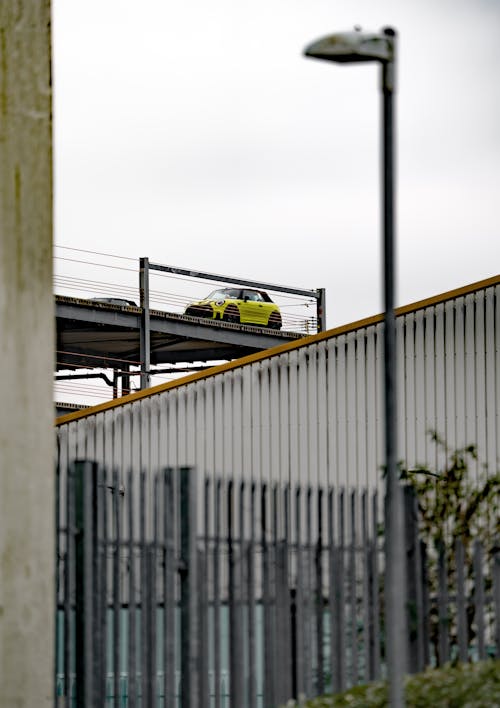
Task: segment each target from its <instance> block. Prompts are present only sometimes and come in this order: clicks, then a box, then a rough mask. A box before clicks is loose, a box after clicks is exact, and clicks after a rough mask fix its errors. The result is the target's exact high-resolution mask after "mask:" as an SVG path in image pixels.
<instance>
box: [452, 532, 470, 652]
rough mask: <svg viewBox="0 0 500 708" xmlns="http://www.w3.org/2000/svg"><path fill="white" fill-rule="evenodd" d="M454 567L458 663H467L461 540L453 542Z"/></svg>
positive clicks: (463, 560)
mask: <svg viewBox="0 0 500 708" xmlns="http://www.w3.org/2000/svg"><path fill="white" fill-rule="evenodd" d="M455 567H456V574H457V577H456V583H457V636H458V656H459V659H460V661H462V662H466V661H467V654H468V647H467V644H468V641H467V609H466V604H467V603H466V596H465V550H464V544H463V541H462V539H460V538H457V540H456V541H455Z"/></svg>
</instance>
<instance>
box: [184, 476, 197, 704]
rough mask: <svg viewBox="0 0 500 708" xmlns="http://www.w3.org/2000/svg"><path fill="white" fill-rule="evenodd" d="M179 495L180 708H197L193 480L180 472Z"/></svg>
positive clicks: (195, 532)
mask: <svg viewBox="0 0 500 708" xmlns="http://www.w3.org/2000/svg"><path fill="white" fill-rule="evenodd" d="M180 492H181V499H180V502H181V571H180V579H181V708H198V683H199V682H198V675H197V668H198V616H197V615H198V612H197V610H198V608H197V604H198V603H197V590H198V588H197V572H196V571H197V550H196V537H197V520H198V513H197V508H196V506H197V505H196V493H197V489H196V478H195V474H194V470H193V469H191V468H189V467H181V469H180Z"/></svg>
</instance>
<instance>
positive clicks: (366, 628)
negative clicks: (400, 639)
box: [361, 489, 373, 683]
mask: <svg viewBox="0 0 500 708" xmlns="http://www.w3.org/2000/svg"><path fill="white" fill-rule="evenodd" d="M368 513H369V512H368V492H367V490H366V489H364V490H363V493H362V495H361V524H362V539H363V549H364V550H363V561H364V562H363V644H364V655H365V666H364V674H363V680H364V682H365V683H368V681H370V680H371V676H370V673H371V670H370V667H371V666H372V650H373V637H372V629H373V627H372V623H371V613H370V599H371V596H370V585H371V580H372V577H371V563H370V542H369V535H368V521H369V520H368Z"/></svg>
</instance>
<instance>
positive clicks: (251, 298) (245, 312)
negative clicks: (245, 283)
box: [240, 290, 269, 325]
mask: <svg viewBox="0 0 500 708" xmlns="http://www.w3.org/2000/svg"><path fill="white" fill-rule="evenodd" d="M242 299H243V302H242V304H241V306H240V312H241V320H242V322H248V323H249V324H259V325H265V324H267V319H268V316H269V313H268V311H267V307H266V303H265V301H264V298H263V297H262V295H261V294H260V293H258V292H257V291H255V290H243V293H242Z"/></svg>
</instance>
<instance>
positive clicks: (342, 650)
mask: <svg viewBox="0 0 500 708" xmlns="http://www.w3.org/2000/svg"><path fill="white" fill-rule="evenodd" d="M338 507H339V511H338V525H339V527H338V563H337V571H338V581H337V583H338V584H337V587H338V603H337V608H338V618H337V631H338V642H337V644H338V650H339V660H338V684H337V686H338V688H337V690H338V691H339V692H341V691H343V690H344V689H345V687H346V626H345V571H344V553H345V491H344V489H341V491H340V494H339V497H338Z"/></svg>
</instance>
